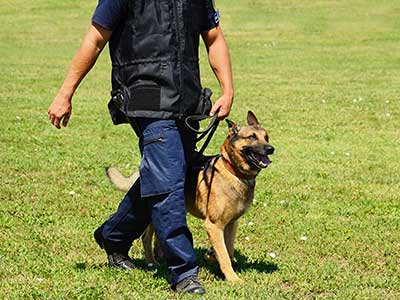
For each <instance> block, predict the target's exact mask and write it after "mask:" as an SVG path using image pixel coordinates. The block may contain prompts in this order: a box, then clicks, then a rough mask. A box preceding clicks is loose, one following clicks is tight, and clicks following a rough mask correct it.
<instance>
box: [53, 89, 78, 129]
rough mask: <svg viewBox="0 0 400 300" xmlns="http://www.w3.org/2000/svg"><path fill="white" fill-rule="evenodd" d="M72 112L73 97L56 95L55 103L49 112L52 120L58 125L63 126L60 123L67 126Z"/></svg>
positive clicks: (58, 126)
mask: <svg viewBox="0 0 400 300" xmlns="http://www.w3.org/2000/svg"><path fill="white" fill-rule="evenodd" d="M71 113H72V104H71V98H68V97H64V96H62V95H60V94H58V95H57V96H56V98H55V99H54V100H53V103H51V105H50V106H49V109H48V110H47V114H48V115H49V120H50V122H51V123H52V124H53V125H54V126H55V127H57V128H58V129H60V128H61V126H60V124H61V123H62V125H63V126H64V127H66V126H67V124H68V121H69V118H70V117H71Z"/></svg>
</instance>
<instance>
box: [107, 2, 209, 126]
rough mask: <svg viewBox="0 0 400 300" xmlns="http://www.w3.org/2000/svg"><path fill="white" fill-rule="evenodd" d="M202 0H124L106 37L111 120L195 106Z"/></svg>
mask: <svg viewBox="0 0 400 300" xmlns="http://www.w3.org/2000/svg"><path fill="white" fill-rule="evenodd" d="M206 2H207V0H131V1H129V9H128V12H127V16H126V21H125V22H122V23H123V24H121V26H120V28H118V29H117V30H115V31H114V32H113V36H112V39H111V40H110V42H109V46H110V55H111V61H112V90H113V91H112V96H113V98H112V100H111V101H110V103H109V108H110V112H111V115H112V117H113V121H114V123H115V124H120V123H125V122H126V117H125V116H128V117H148V118H161V119H179V118H181V117H183V116H185V115H190V114H191V113H192V112H193V110H194V109H195V108H196V106H197V103H198V100H199V97H200V93H201V84H200V73H199V62H198V60H199V59H198V48H199V36H200V30H201V28H200V26H201V18H203V17H204V16H205V14H206V12H205V10H206V4H205V3H206ZM118 110H119V111H118ZM120 112H122V114H121V113H120ZM121 115H122V116H123V117H121Z"/></svg>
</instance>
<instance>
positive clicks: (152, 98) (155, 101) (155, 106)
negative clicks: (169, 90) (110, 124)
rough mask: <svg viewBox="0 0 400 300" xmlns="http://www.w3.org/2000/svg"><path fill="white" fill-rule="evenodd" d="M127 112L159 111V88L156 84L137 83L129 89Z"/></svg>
mask: <svg viewBox="0 0 400 300" xmlns="http://www.w3.org/2000/svg"><path fill="white" fill-rule="evenodd" d="M130 94H131V97H130V99H129V101H128V105H127V113H128V114H129V113H130V112H134V111H137V110H150V111H160V108H161V88H160V87H159V86H156V85H154V86H153V85H139V86H136V87H134V88H132V89H131V91H130Z"/></svg>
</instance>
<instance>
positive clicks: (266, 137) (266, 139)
mask: <svg viewBox="0 0 400 300" xmlns="http://www.w3.org/2000/svg"><path fill="white" fill-rule="evenodd" d="M265 141H266V142H267V143H268V142H269V137H268V135H266V136H265Z"/></svg>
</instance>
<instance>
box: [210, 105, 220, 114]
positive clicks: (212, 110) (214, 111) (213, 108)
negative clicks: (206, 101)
mask: <svg viewBox="0 0 400 300" xmlns="http://www.w3.org/2000/svg"><path fill="white" fill-rule="evenodd" d="M220 107H221V105H220V104H219V103H215V104H214V106H213V107H212V108H211V111H210V116H213V115H215V113H216V112H217V111H218V110H219V109H220ZM218 115H219V114H218Z"/></svg>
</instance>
